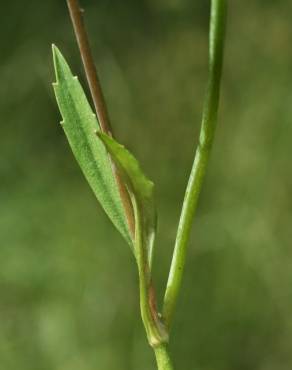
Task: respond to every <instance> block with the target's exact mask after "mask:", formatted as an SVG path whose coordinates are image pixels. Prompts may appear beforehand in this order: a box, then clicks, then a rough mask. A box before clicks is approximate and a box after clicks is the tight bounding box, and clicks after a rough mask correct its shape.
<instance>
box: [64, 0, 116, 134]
mask: <svg viewBox="0 0 292 370" xmlns="http://www.w3.org/2000/svg"><path fill="white" fill-rule="evenodd" d="M67 4H68V9H69V12H70V17H71V20H72V24H73V28H74V32H75V36H76V40H77V43H78V47H79V50H80V54H81V58H82V62H83V65H84V70H85V74H86V78H87V82H88V85H89V89H90V92H91V96H92V100H93V104H94V107H95V110H96V114H97V118H98V121H99V124H100V127H101V130H102V131H103V132H105V133H106V134H110V135H111V134H112V127H111V124H110V121H109V117H108V112H107V107H106V104H105V100H104V96H103V93H102V90H101V86H100V82H99V79H98V76H97V71H96V67H95V64H94V61H93V57H92V53H91V48H90V45H89V41H88V35H87V32H86V28H85V25H84V21H83V17H82V11H81V9H80V6H79V4H78V0H67Z"/></svg>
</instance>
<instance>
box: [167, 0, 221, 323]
mask: <svg viewBox="0 0 292 370" xmlns="http://www.w3.org/2000/svg"><path fill="white" fill-rule="evenodd" d="M226 3H227V0H211V19H210V35H209V43H210V44H209V80H208V86H207V93H206V96H205V101H204V109H203V117H202V125H201V132H200V137H199V144H198V147H197V150H196V154H195V159H194V163H193V167H192V170H191V174H190V178H189V182H188V186H187V189H186V193H185V198H184V202H183V207H182V211H181V216H180V221H179V226H178V231H177V237H176V243H175V247H174V253H173V258H172V262H171V268H170V273H169V277H168V282H167V287H166V291H165V296H164V305H163V319H164V321H165V323H166V325H167V326H168V327H169V326H170V324H171V320H172V317H173V314H174V310H175V306H176V302H177V299H178V294H179V291H180V287H181V282H182V276H183V272H184V266H185V260H186V250H187V245H188V241H189V237H190V232H191V227H192V222H193V218H194V215H195V211H196V208H197V204H198V198H199V194H200V191H201V188H202V183H203V180H204V177H205V174H206V169H207V164H208V160H209V155H210V150H211V147H212V143H213V139H214V133H215V128H216V123H217V112H218V104H219V95H220V81H221V74H222V64H223V51H224V39H225V23H226V8H227V4H226Z"/></svg>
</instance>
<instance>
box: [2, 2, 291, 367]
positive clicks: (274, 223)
mask: <svg viewBox="0 0 292 370" xmlns="http://www.w3.org/2000/svg"><path fill="white" fill-rule="evenodd" d="M229 3H230V4H229V19H228V32H227V42H226V56H225V66H224V78H223V87H222V99H221V105H220V115H219V124H218V131H217V135H216V140H215V145H214V150H213V152H212V158H211V162H210V166H209V169H208V175H207V178H206V181H205V183H204V189H203V192H202V196H201V198H200V203H199V209H198V213H197V217H196V220H195V222H194V228H193V234H192V239H191V243H190V248H189V252H188V260H187V267H186V274H185V278H184V284H183V291H182V294H181V296H180V302H179V305H178V308H177V314H176V320H175V325H174V327H173V331H172V341H171V343H170V349H171V352H172V355H173V357H174V359H175V360H174V362H175V364H176V368H177V369H188V370H190V369H194V370H196V369H198V370H246V369H253V370H291V368H292V248H291V247H292V243H291V239H292V225H291V219H292V168H291V154H292V146H291V143H292V125H291V120H292V103H291V102H292V46H291V45H292V43H291V40H292V24H291V12H292V4H291V2H290V1H289V0H278V1H272V0H269V1H268V0H255V1H251V0H245V1H239V0H232V1H231V0H230V1H229ZM82 4H83V7H84V8H85V10H86V13H85V15H86V23H87V26H88V30H89V33H90V36H91V41H92V46H93V52H94V56H95V58H96V63H97V66H98V70H99V73H100V78H101V81H102V86H103V88H104V93H105V96H106V99H107V102H108V106H109V110H110V115H111V119H112V123H113V126H114V129H115V132H116V136H117V137H118V139H119V140H120V141H121V142H123V143H124V144H125V145H126V146H127V147H128V148H130V149H131V150H132V151H133V152H134V153H135V154H136V156H137V157H138V159H139V160H140V161H141V162H142V165H143V168H144V169H145V172H146V173H147V174H148V175H149V177H150V178H152V179H153V180H154V182H155V184H156V196H157V205H158V211H159V230H158V237H157V243H156V252H155V253H156V254H155V261H154V275H155V281H156V284H157V289H158V295H159V297H160V300H161V297H162V295H163V290H164V286H165V282H166V278H167V272H168V267H169V264H170V259H171V253H172V248H173V243H174V238H175V233H176V227H177V223H178V217H179V213H180V207H181V203H182V199H183V194H184V189H185V186H186V182H187V177H188V173H189V170H190V167H191V164H192V159H193V155H194V150H195V145H196V143H197V138H198V132H199V126H200V117H201V108H202V101H203V96H204V90H205V85H206V79H207V51H208V22H209V1H204V0H201V1H199V0H198V1H191V0H139V1H137V0H124V1H118V0H117V1H114V0H111V1H110V0H83V1H82ZM0 17H1V22H0V30H1V33H0V35H1V36H0V46H1V60H0V81H1V84H0V116H1V134H0V153H1V155H0V180H1V181H0V368H1V369H3V370H96V369H99V370H131V369H132V370H134V369H135V370H136V369H139V370H150V369H155V364H154V358H153V355H152V353H151V349H150V348H148V346H147V343H146V339H145V334H144V329H143V327H142V324H141V320H140V316H139V303H138V299H137V294H138V287H137V276H136V267H135V264H134V259H133V258H132V254H131V252H130V250H129V248H128V246H127V245H126V244H125V242H124V241H123V240H122V239H121V237H120V236H119V234H118V233H117V232H116V231H115V229H114V228H113V226H112V225H111V224H110V222H109V221H108V219H107V218H106V216H105V215H104V214H103V211H102V210H101V208H100V206H99V205H98V204H97V202H96V200H95V198H94V196H93V194H92V192H91V190H90V189H89V187H88V185H87V183H86V181H85V180H84V178H83V176H82V174H81V171H80V169H79V168H78V166H77V164H76V162H75V160H74V158H73V156H72V154H71V151H70V149H69V146H68V144H67V142H66V139H65V136H64V134H63V132H62V129H61V127H60V125H59V124H58V122H59V120H60V115H59V112H58V109H57V106H56V103H55V100H54V96H53V91H52V87H51V83H52V81H53V80H54V77H53V66H52V58H51V50H50V45H51V43H52V42H54V43H56V44H57V45H58V46H59V47H60V49H61V50H62V52H63V53H64V54H65V56H66V58H67V59H68V60H69V61H70V64H71V66H72V69H73V71H74V72H75V73H76V74H78V75H79V76H80V78H81V80H82V81H83V83H84V75H83V71H82V67H81V63H80V58H79V55H78V52H77V47H76V43H75V40H74V35H73V32H72V27H71V24H70V20H69V17H68V14H67V9H66V4H65V1H64V0H62V1H61V0H52V1H39V0H30V1H20V0H11V1H8V2H5V3H3V4H1V16H0ZM84 86H86V84H85V83H84Z"/></svg>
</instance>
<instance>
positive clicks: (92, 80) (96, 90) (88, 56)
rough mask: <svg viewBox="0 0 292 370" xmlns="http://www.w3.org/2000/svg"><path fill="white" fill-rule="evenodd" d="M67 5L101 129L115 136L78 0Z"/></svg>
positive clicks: (124, 196) (127, 205)
mask: <svg viewBox="0 0 292 370" xmlns="http://www.w3.org/2000/svg"><path fill="white" fill-rule="evenodd" d="M67 5H68V9H69V13H70V17H71V20H72V24H73V28H74V32H75V36H76V40H77V44H78V47H79V51H80V55H81V59H82V62H83V66H84V70H85V74H86V79H87V82H88V85H89V89H90V93H91V96H92V100H93V104H94V107H95V111H96V115H97V118H98V122H99V124H100V128H101V131H102V132H104V133H106V134H107V135H109V136H113V131H112V127H111V124H110V120H109V116H108V111H107V107H106V103H105V100H104V96H103V93H102V89H101V85H100V82H99V79H98V75H97V71H96V67H95V64H94V60H93V57H92V53H91V48H90V44H89V40H88V35H87V32H86V28H85V25H84V21H83V17H82V12H81V9H80V6H79V3H78V0H67ZM112 167H113V173H114V176H115V179H116V182H117V186H118V189H119V193H120V197H121V200H122V204H123V207H124V211H125V216H126V219H127V222H128V226H129V231H130V234H131V235H132V239H134V233H135V226H134V225H135V223H134V216H133V210H132V206H131V202H130V199H129V195H128V192H127V190H126V188H125V185H124V183H123V181H122V180H121V178H120V175H119V173H118V171H117V169H116V167H115V165H114V164H113V166H112Z"/></svg>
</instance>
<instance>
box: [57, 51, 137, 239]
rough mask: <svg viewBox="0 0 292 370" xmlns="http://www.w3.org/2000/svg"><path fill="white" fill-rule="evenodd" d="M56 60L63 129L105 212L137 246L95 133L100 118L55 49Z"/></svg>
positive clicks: (106, 155) (107, 161) (125, 236)
mask: <svg viewBox="0 0 292 370" xmlns="http://www.w3.org/2000/svg"><path fill="white" fill-rule="evenodd" d="M53 58H54V66H55V73H56V81H57V82H56V83H55V84H54V90H55V95H56V99H57V103H58V106H59V109H60V112H61V115H62V117H63V122H62V127H63V129H64V131H65V134H66V136H67V139H68V141H69V144H70V146H71V149H72V151H73V154H74V156H75V158H76V160H77V162H78V163H79V165H80V167H81V169H82V171H83V173H84V175H85V177H86V179H87V181H88V183H89V184H90V186H91V188H92V190H93V192H94V194H95V196H96V197H97V199H98V200H99V202H100V204H101V205H102V207H103V209H104V210H105V212H106V213H107V215H108V216H109V218H110V219H111V221H112V222H113V224H114V225H115V226H116V228H117V229H118V230H119V231H120V233H121V234H122V235H123V236H124V238H125V239H126V240H127V242H128V243H129V244H130V245H131V246H133V242H132V240H131V236H130V232H129V228H128V224H127V221H126V216H125V213H124V209H123V206H122V201H121V198H120V195H119V191H118V187H117V184H116V181H115V178H114V175H113V171H112V165H111V162H110V158H109V156H108V153H107V151H106V150H105V148H104V145H103V144H102V143H101V142H100V141H99V140H97V139H96V135H95V132H96V131H100V128H99V124H98V121H97V118H96V116H95V115H94V113H93V112H92V109H91V107H90V105H89V103H88V101H87V98H86V96H85V93H84V91H83V89H82V87H81V85H80V83H79V81H78V79H77V77H74V76H73V75H72V73H71V70H70V68H69V66H68V64H67V63H66V61H65V59H64V57H63V56H62V54H61V52H60V51H59V50H58V49H57V48H56V47H55V46H53Z"/></svg>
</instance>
